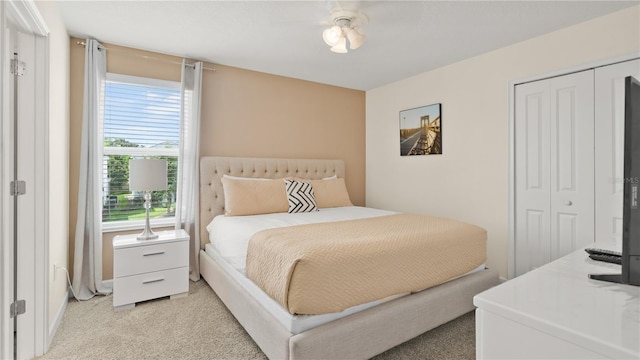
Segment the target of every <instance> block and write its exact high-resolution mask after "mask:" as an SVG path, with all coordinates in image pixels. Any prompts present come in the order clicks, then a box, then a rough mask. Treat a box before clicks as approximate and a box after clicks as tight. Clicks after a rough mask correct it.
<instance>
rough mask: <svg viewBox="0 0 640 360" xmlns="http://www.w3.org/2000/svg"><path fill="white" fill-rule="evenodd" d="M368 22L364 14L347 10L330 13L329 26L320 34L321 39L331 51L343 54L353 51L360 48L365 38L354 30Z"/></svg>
mask: <svg viewBox="0 0 640 360" xmlns="http://www.w3.org/2000/svg"><path fill="white" fill-rule="evenodd" d="M367 22H368V19H367V17H366V16H365V15H364V14H361V13H359V12H354V11H348V10H340V11H334V12H332V13H331V22H330V23H331V24H332V25H331V26H330V27H329V28H327V29H325V30H324V31H323V32H322V39H323V40H324V42H325V43H326V44H327V45H329V46H331V51H333V52H336V53H341V54H344V53H346V52H348V50H347V39H348V40H349V48H350V49H351V50H355V49H357V48H359V47H360V46H362V44H363V43H364V38H365V36H364V35H363V34H362V33H360V32H359V31H358V30H357V29H356V28H357V27H359V26H360V25H362V24H366V23H367Z"/></svg>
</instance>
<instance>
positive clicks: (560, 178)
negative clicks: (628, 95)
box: [550, 70, 595, 260]
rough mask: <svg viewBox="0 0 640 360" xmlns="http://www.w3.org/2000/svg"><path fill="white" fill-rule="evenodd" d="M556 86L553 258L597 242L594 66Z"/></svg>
mask: <svg viewBox="0 0 640 360" xmlns="http://www.w3.org/2000/svg"><path fill="white" fill-rule="evenodd" d="M550 87H551V106H550V108H551V116H550V120H551V132H550V133H551V171H550V173H551V260H555V259H558V258H560V257H562V256H565V255H567V254H569V253H571V252H573V251H574V250H577V249H579V248H581V247H584V246H588V245H589V244H592V243H593V242H594V224H593V219H594V216H595V212H594V180H593V173H594V160H593V156H594V116H593V99H594V98H593V96H594V89H593V71H592V70H588V71H583V72H579V73H575V74H570V75H564V76H559V77H555V78H553V79H551V80H550Z"/></svg>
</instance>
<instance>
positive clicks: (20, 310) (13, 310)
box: [9, 300, 27, 319]
mask: <svg viewBox="0 0 640 360" xmlns="http://www.w3.org/2000/svg"><path fill="white" fill-rule="evenodd" d="M26 311H27V305H26V303H25V302H24V300H17V301H16V302H14V303H13V304H11V306H9V317H10V318H12V319H13V318H14V317H16V316H18V315H22V314H24V313H25V312H26Z"/></svg>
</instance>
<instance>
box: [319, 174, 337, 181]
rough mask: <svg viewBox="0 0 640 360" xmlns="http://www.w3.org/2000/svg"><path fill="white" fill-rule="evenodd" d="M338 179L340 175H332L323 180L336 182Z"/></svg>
mask: <svg viewBox="0 0 640 360" xmlns="http://www.w3.org/2000/svg"><path fill="white" fill-rule="evenodd" d="M337 178H338V175H336V174H333V175H331V176H328V177H324V178H322V180H335V179H337Z"/></svg>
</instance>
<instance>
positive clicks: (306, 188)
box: [284, 179, 318, 214]
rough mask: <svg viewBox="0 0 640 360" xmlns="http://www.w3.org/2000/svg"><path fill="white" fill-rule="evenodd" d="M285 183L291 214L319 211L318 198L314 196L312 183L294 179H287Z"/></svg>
mask: <svg viewBox="0 0 640 360" xmlns="http://www.w3.org/2000/svg"><path fill="white" fill-rule="evenodd" d="M284 181H285V187H286V189H287V199H288V200H289V213H290V214H292V213H301V212H311V211H318V207H317V206H316V197H315V196H314V195H313V187H312V186H311V184H310V183H308V182H304V181H296V180H292V179H285V180H284Z"/></svg>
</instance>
